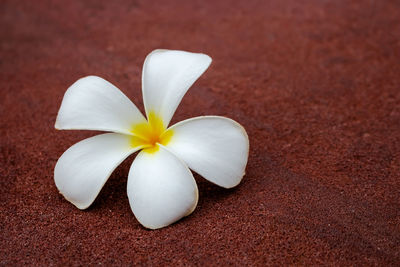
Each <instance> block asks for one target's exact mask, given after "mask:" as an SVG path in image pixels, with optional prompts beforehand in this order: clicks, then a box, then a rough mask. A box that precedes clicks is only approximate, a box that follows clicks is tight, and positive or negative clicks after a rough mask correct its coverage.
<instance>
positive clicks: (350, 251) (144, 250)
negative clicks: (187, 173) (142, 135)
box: [0, 0, 400, 266]
mask: <svg viewBox="0 0 400 267" xmlns="http://www.w3.org/2000/svg"><path fill="white" fill-rule="evenodd" d="M399 14H400V2H399V1H373V0H368V1H345V0H326V1H320V0H307V1H297V0H289V1H279V0H269V1H253V0H248V1H95V0H91V1H47V0H46V1H30V0H25V1H14V0H3V1H1V4H0V26H1V27H0V81H1V89H0V116H1V117H0V118H1V129H0V133H1V139H0V145H1V147H0V149H1V151H0V152H1V153H0V164H1V165H0V166H1V169H0V175H1V179H0V203H1V204H0V219H1V220H0V231H1V235H0V265H8V266H11V265H19V266H21V265H26V264H28V265H40V266H45V265H94V264H103V265H129V264H142V265H165V264H168V265H172V264H173V265H176V264H177V265H200V266H204V265H228V264H232V265H240V266H242V265H255V266H263V265H265V264H268V265H282V264H285V265H287V264H293V265H317V264H325V265H382V266H383V265H393V266H394V265H397V266H398V265H400V198H399V197H400V20H399V18H400V17H399ZM156 48H167V49H180V50H187V51H193V52H203V53H206V54H208V55H210V56H211V57H212V58H213V63H212V65H211V67H210V68H209V69H208V70H207V72H206V73H205V74H204V75H203V76H202V77H201V78H200V79H199V80H198V81H197V82H196V83H195V84H194V86H193V87H192V88H191V90H189V92H188V93H187V95H186V96H185V98H184V100H183V101H182V103H181V105H180V106H179V108H178V111H177V113H176V114H175V117H174V121H173V122H177V121H180V120H183V119H186V118H190V117H193V116H198V115H222V116H227V117H230V118H232V119H234V120H236V121H238V122H240V123H241V124H242V125H243V126H244V127H245V128H246V130H247V132H248V135H249V137H250V156H249V162H248V166H247V174H246V176H245V177H244V179H243V181H242V183H241V184H240V185H239V186H238V187H237V188H235V189H232V190H226V189H222V188H219V187H217V186H215V185H213V184H211V183H209V182H207V181H205V180H204V179H203V178H201V177H199V176H195V178H196V180H197V181H198V185H199V192H200V200H199V204H198V207H197V209H196V210H195V212H194V213H193V214H192V215H191V216H189V217H187V218H185V219H183V220H181V221H179V222H178V223H175V224H173V225H171V226H169V227H167V228H163V229H161V230H157V231H150V230H146V229H144V228H143V227H142V226H141V225H140V224H139V223H138V222H137V220H136V219H135V217H134V216H133V214H132V212H131V210H130V207H129V203H128V198H127V195H126V177H127V175H128V170H129V166H130V163H131V162H132V160H133V158H134V156H135V155H133V156H131V157H129V158H128V159H127V160H126V161H124V162H123V164H122V165H121V166H119V167H118V168H117V169H116V171H115V172H114V173H113V174H112V176H111V177H110V179H109V181H108V182H107V183H106V185H105V187H104V188H103V190H102V191H101V193H100V195H99V196H98V198H97V199H96V201H95V202H94V204H93V205H92V206H91V207H90V208H89V209H87V210H85V211H80V210H78V209H76V208H75V207H74V206H73V205H71V204H70V203H69V202H67V201H66V200H65V199H64V198H63V197H62V196H61V195H60V194H59V193H58V191H57V189H56V187H55V185H54V181H53V169H54V166H55V163H56V161H57V159H58V158H59V157H60V156H61V154H62V153H63V152H64V151H65V150H66V149H67V148H68V147H70V146H71V145H72V144H74V143H76V142H77V141H79V140H82V139H83V138H86V137H89V136H93V135H94V134H96V132H86V131H56V130H55V129H54V122H55V118H56V115H57V111H58V108H59V106H60V103H61V100H62V97H63V94H64V93H65V91H66V89H67V88H68V86H70V85H71V84H72V83H73V82H75V81H76V80H77V79H78V78H81V77H83V76H86V75H91V74H94V75H98V76H101V77H103V78H105V79H107V80H109V81H110V82H112V83H114V84H115V85H116V86H118V87H119V88H121V90H122V91H123V92H124V93H125V94H126V95H128V96H129V97H130V98H131V99H132V100H133V101H134V102H135V103H136V105H137V106H138V107H140V109H141V110H143V102H142V99H141V69H142V64H143V60H144V58H145V56H146V55H147V54H148V53H149V52H150V51H152V50H153V49H156Z"/></svg>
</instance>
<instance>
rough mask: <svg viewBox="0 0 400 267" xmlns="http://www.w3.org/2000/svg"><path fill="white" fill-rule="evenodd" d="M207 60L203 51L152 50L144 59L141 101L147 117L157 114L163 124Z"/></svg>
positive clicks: (197, 76) (167, 121) (205, 67)
mask: <svg viewBox="0 0 400 267" xmlns="http://www.w3.org/2000/svg"><path fill="white" fill-rule="evenodd" d="M210 64H211V58H210V57H209V56H207V55H205V54H197V53H190V52H184V51H176V50H155V51H153V52H151V53H150V54H149V55H148V56H147V57H146V60H145V61H144V65H143V74H142V90H143V101H144V106H145V109H146V114H147V117H149V113H150V112H154V113H155V114H157V115H158V116H161V118H162V120H163V122H164V126H165V127H167V126H168V124H169V122H170V120H171V118H172V116H173V115H174V113H175V110H176V108H177V107H178V105H179V103H180V102H181V100H182V97H183V96H184V95H185V93H186V91H187V90H188V89H189V87H190V86H192V84H193V83H194V82H195V81H196V80H197V79H198V78H199V77H200V75H201V74H203V72H204V71H205V70H206V69H207V68H208V66H209V65H210Z"/></svg>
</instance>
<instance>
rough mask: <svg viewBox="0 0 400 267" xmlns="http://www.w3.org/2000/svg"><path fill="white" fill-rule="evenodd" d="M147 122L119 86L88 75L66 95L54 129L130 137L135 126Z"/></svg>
mask: <svg viewBox="0 0 400 267" xmlns="http://www.w3.org/2000/svg"><path fill="white" fill-rule="evenodd" d="M145 121H146V120H145V118H144V117H143V115H142V114H141V113H140V111H139V110H138V109H137V107H136V106H135V105H134V104H133V103H132V102H131V101H130V100H129V98H127V97H126V96H125V95H124V94H123V93H122V92H121V91H120V90H119V89H118V88H117V87H115V86H114V85H112V84H111V83H109V82H107V81H106V80H104V79H102V78H100V77H96V76H88V77H85V78H82V79H79V80H78V81H76V82H75V83H74V84H73V85H71V86H70V87H69V88H68V90H67V91H66V92H65V95H64V98H63V101H62V103H61V107H60V110H59V111H58V116H57V120H56V124H55V127H56V129H60V130H67V129H75V130H100V131H112V132H118V133H126V134H131V133H130V131H129V130H130V129H131V127H132V125H134V124H137V123H142V122H145Z"/></svg>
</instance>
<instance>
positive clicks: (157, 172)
mask: <svg viewBox="0 0 400 267" xmlns="http://www.w3.org/2000/svg"><path fill="white" fill-rule="evenodd" d="M128 197H129V204H130V206H131V209H132V211H133V213H134V214H135V217H136V218H137V220H138V221H139V222H140V223H141V224H142V225H143V226H145V227H147V228H150V229H157V228H161V227H164V226H167V225H170V224H171V223H174V222H176V221H177V220H179V219H181V218H182V217H184V216H187V215H189V214H190V213H191V212H192V211H193V210H194V209H195V207H196V205H197V200H198V190H197V185H196V182H195V180H194V178H193V175H192V173H191V172H190V170H189V169H188V168H187V167H186V165H185V164H184V163H183V162H182V161H181V160H179V159H178V158H177V157H175V156H174V155H173V154H172V153H170V152H169V151H167V150H166V149H165V148H163V147H162V146H160V147H159V149H158V150H157V151H156V152H152V153H149V152H146V151H142V152H140V153H139V155H138V156H137V157H136V158H135V160H134V161H133V163H132V166H131V169H130V170H129V175H128Z"/></svg>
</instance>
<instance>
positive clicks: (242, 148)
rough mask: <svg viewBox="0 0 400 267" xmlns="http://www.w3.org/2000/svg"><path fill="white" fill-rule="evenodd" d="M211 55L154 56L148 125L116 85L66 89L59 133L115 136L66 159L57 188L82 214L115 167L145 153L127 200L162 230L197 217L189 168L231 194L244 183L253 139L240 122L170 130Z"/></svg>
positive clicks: (148, 73) (202, 120)
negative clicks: (190, 89)
mask: <svg viewBox="0 0 400 267" xmlns="http://www.w3.org/2000/svg"><path fill="white" fill-rule="evenodd" d="M210 63H211V58H210V57H209V56H207V55H205V54H197V53H189V52H183V51H172V50H155V51H153V52H152V53H150V54H149V55H148V56H147V58H146V60H145V62H144V66H143V73H142V87H143V89H142V93H143V101H144V107H145V111H146V117H147V119H146V118H145V117H144V116H143V115H142V114H141V112H140V111H139V110H138V109H137V107H136V106H135V105H134V104H133V103H132V102H131V101H130V100H129V99H128V98H127V97H126V96H125V95H124V94H123V93H122V92H121V91H120V90H119V89H118V88H117V87H115V86H114V85H112V84H111V83H109V82H107V81H105V80H103V79H102V78H100V77H96V76H88V77H85V78H82V79H79V80H78V81H76V82H75V83H74V84H73V85H71V86H70V87H69V88H68V90H67V91H66V93H65V95H64V98H63V100H62V103H61V107H60V110H59V112H58V116H57V120H56V123H55V128H56V129H59V130H99V131H108V132H111V133H105V134H100V135H97V136H94V137H90V138H88V139H85V140H83V141H81V142H79V143H77V144H75V145H73V146H72V147H70V148H69V149H68V150H67V151H65V152H64V154H62V156H61V157H60V158H59V160H58V162H57V164H56V166H55V169H54V180H55V184H56V186H57V188H58V190H59V191H60V193H61V194H62V195H64V197H65V198H66V199H67V200H68V201H70V202H71V203H72V204H74V205H75V206H76V207H78V208H79V209H86V208H87V207H89V206H90V205H91V204H92V203H93V201H94V200H95V198H96V197H97V195H98V194H99V192H100V190H101V188H102V187H103V185H104V184H105V182H106V181H107V179H108V178H109V177H110V175H111V173H112V172H113V171H114V169H115V168H116V167H117V166H118V165H119V164H120V163H121V162H122V161H123V160H125V159H126V158H127V157H128V156H129V155H131V154H132V153H134V152H136V151H139V150H141V151H140V152H139V153H138V155H137V156H136V158H135V160H134V161H133V163H132V165H131V167H130V170H129V174H128V185H127V187H128V190H127V192H128V198H129V204H130V206H131V209H132V211H133V213H134V215H135V217H136V218H137V220H138V221H139V222H140V223H141V224H142V225H143V226H145V227H147V228H151V229H156V228H161V227H164V226H167V225H169V224H171V223H174V222H176V221H177V220H179V219H181V218H182V217H184V216H187V215H189V214H190V213H192V212H193V210H194V209H195V207H196V205H197V201H198V189H197V185H196V182H195V180H194V178H193V175H192V173H191V172H190V170H189V168H190V169H192V170H193V171H195V172H196V173H198V174H200V175H201V176H203V177H204V178H205V179H207V180H208V181H211V182H212V183H215V184H217V185H219V186H222V187H225V188H231V187H234V186H236V185H237V184H239V182H240V181H241V179H242V177H243V175H244V173H245V167H246V164H247V158H248V151H249V141H248V137H247V134H246V131H245V130H244V128H243V127H242V126H241V125H240V124H238V123H237V122H235V121H233V120H231V119H228V118H225V117H219V116H202V117H195V118H191V119H187V120H184V121H181V122H179V123H177V124H175V125H173V126H170V127H168V125H169V123H170V121H171V118H172V116H173V114H174V113H175V110H176V108H177V106H178V105H179V103H180V101H181V99H182V97H183V96H184V94H185V93H186V91H187V90H188V89H189V87H190V86H191V85H192V84H193V83H194V82H195V81H196V80H197V79H198V78H199V77H200V75H201V74H203V72H204V71H205V70H206V69H207V68H208V66H209V65H210Z"/></svg>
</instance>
